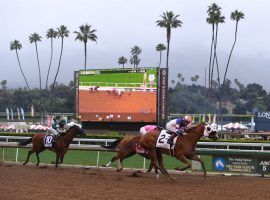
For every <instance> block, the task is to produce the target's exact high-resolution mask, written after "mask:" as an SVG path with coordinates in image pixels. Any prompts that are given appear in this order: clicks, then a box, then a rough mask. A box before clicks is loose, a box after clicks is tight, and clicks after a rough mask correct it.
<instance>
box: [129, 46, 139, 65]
mask: <svg viewBox="0 0 270 200" xmlns="http://www.w3.org/2000/svg"><path fill="white" fill-rule="evenodd" d="M130 52H131V58H130V61H129V62H130V63H131V64H133V65H134V68H135V67H136V68H137V67H138V65H139V64H140V61H141V59H140V58H139V55H140V53H141V52H142V49H141V48H140V47H138V46H134V47H132V48H131V51H130Z"/></svg>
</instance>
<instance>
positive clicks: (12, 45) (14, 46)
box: [10, 40, 30, 91]
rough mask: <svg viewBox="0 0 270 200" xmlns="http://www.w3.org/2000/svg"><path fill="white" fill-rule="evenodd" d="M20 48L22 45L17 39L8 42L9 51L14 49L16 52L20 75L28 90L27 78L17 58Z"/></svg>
mask: <svg viewBox="0 0 270 200" xmlns="http://www.w3.org/2000/svg"><path fill="white" fill-rule="evenodd" d="M21 48H22V45H21V43H20V42H19V41H18V40H14V41H12V42H10V50H11V51H12V50H15V52H16V56H17V60H18V63H19V67H20V71H21V73H22V76H23V78H24V81H25V83H26V87H27V89H28V91H30V87H29V85H28V82H27V80H26V78H25V75H24V73H23V70H22V66H21V62H20V59H19V54H18V50H20V49H21Z"/></svg>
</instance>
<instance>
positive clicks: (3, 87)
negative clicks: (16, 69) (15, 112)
mask: <svg viewBox="0 0 270 200" xmlns="http://www.w3.org/2000/svg"><path fill="white" fill-rule="evenodd" d="M0 84H1V87H2V89H3V90H6V89H7V80H2V81H1V83H0Z"/></svg>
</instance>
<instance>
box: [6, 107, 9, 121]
mask: <svg viewBox="0 0 270 200" xmlns="http://www.w3.org/2000/svg"><path fill="white" fill-rule="evenodd" d="M6 113H7V120H9V110H8V108H6Z"/></svg>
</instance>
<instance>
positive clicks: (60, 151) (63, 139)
mask: <svg viewBox="0 0 270 200" xmlns="http://www.w3.org/2000/svg"><path fill="white" fill-rule="evenodd" d="M76 135H84V132H83V130H82V129H81V128H80V127H79V126H78V125H73V126H72V127H70V128H69V129H68V130H67V131H66V132H65V133H63V134H61V135H60V136H59V138H58V140H57V142H56V144H55V150H54V149H52V148H51V147H49V148H47V147H45V146H44V138H45V136H46V135H45V134H42V133H38V134H35V135H34V136H33V137H31V138H29V139H28V140H25V141H22V142H20V143H19V145H20V146H25V145H27V144H30V143H31V142H32V143H33V146H32V149H31V150H29V151H28V156H27V159H26V161H25V162H24V163H23V165H25V164H26V163H28V161H29V157H30V156H31V154H32V153H36V156H37V163H36V166H38V165H39V153H41V152H42V151H44V150H45V149H49V150H50V151H54V152H55V153H56V160H55V168H57V167H58V164H61V163H62V162H63V159H64V156H65V153H66V152H67V151H68V148H69V145H70V143H71V142H72V140H73V138H74V137H75V136H76ZM59 159H60V162H59Z"/></svg>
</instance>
